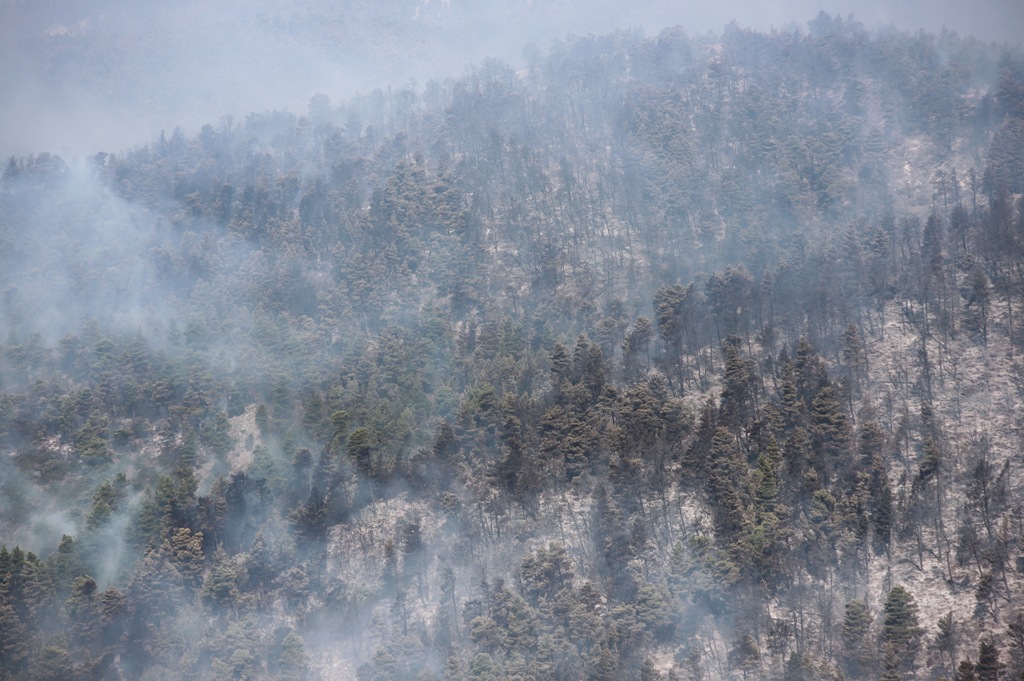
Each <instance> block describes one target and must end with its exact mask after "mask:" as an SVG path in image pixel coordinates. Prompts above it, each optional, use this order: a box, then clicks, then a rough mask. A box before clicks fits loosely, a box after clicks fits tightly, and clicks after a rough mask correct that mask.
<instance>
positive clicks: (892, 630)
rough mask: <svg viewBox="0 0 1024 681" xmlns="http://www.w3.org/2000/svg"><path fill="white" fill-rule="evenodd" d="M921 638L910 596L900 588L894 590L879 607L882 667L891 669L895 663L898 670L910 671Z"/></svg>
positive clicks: (915, 611) (912, 598)
mask: <svg viewBox="0 0 1024 681" xmlns="http://www.w3.org/2000/svg"><path fill="white" fill-rule="evenodd" d="M922 634H923V631H922V630H921V628H920V627H919V626H918V622H917V603H915V602H914V597H913V595H911V593H910V592H909V591H907V590H906V589H905V588H903V587H902V586H900V585H896V586H894V587H893V588H892V589H891V590H890V591H889V593H888V595H887V596H886V597H885V604H884V606H883V618H882V634H881V649H882V652H883V654H884V655H885V656H886V659H885V665H886V667H887V668H891V664H892V660H895V663H896V665H897V668H898V669H913V667H914V660H915V658H916V657H917V652H918V650H919V648H920V645H921V635H922Z"/></svg>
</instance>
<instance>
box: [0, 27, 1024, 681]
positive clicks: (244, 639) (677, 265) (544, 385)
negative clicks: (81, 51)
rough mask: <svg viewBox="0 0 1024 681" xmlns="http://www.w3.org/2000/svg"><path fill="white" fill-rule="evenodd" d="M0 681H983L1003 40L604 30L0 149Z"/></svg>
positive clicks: (1011, 218) (1016, 363)
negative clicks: (190, 124) (354, 86)
mask: <svg viewBox="0 0 1024 681" xmlns="http://www.w3.org/2000/svg"><path fill="white" fill-rule="evenodd" d="M0 329H2V331H0V454H2V456H0V545H2V548H0V681H44V680H58V679H60V680H63V679H88V680H96V681H101V680H102V681H127V680H134V679H138V680H144V681H158V680H159V681H178V680H183V681H184V680H190V681H191V680H207V679H209V680H217V681H220V680H225V681H226V680H231V679H244V680H252V681H257V680H269V679H285V680H304V681H318V680H323V681H327V680H333V679H355V680H358V681H526V680H528V679H529V680H533V679H538V680H552V681H584V680H586V681H591V680H593V681H617V680H621V681H658V680H660V681H699V680H706V681H712V680H718V679H743V680H744V681H759V680H775V679H787V680H790V679H792V680H807V681H812V680H820V681H840V680H857V679H882V680H885V681H899V680H902V679H918V680H938V679H946V680H947V681H998V680H1003V681H1016V680H1022V679H1024V458H1022V457H1021V454H1020V452H1021V451H1024V407H1022V405H1024V354H1022V353H1024V52H1022V51H1021V50H1020V49H1019V48H1014V47H1011V46H1008V45H1000V44H995V43H985V42H982V41H980V40H978V39H975V38H972V37H965V36H960V35H958V34H957V33H955V32H953V31H944V32H941V33H938V34H934V33H926V32H924V31H919V32H916V33H911V32H907V31H903V30H898V29H895V28H891V29H879V30H868V29H866V28H865V27H864V26H863V25H861V24H860V23H858V22H857V21H855V20H853V19H852V18H848V19H844V18H842V17H839V16H835V17H833V16H830V15H828V14H826V13H821V14H819V15H818V16H817V17H816V18H814V19H813V20H811V21H810V22H808V23H807V24H806V29H800V30H797V29H793V30H774V31H769V32H761V31H754V30H749V29H742V28H740V27H739V26H737V25H736V24H735V23H733V24H730V25H728V26H726V27H725V28H724V30H722V31H720V32H717V33H707V34H701V35H691V34H688V33H687V31H685V30H684V29H682V28H677V29H669V30H665V31H663V32H661V33H659V34H658V35H656V36H645V35H644V34H643V33H642V32H640V31H638V30H637V31H620V32H616V33H610V34H607V35H602V36H588V37H576V38H570V39H567V40H565V41H558V42H555V43H553V44H552V46H551V47H550V48H549V49H546V50H541V49H540V48H537V47H534V46H531V47H529V48H527V49H526V50H524V59H523V63H522V64H521V65H516V66H512V65H509V64H507V63H505V62H503V61H499V60H497V59H490V60H485V61H482V62H480V63H478V64H475V65H473V66H472V67H470V68H468V69H467V70H466V71H465V72H464V73H463V74H462V75H458V76H452V77H450V78H447V79H444V80H436V79H435V80H431V81H429V82H427V83H425V84H424V85H423V86H422V87H416V86H415V85H412V84H410V85H408V86H406V87H392V88H388V89H386V90H385V89H379V90H374V91H372V92H370V93H369V94H365V95H360V96H355V97H352V98H350V99H347V100H346V101H343V102H340V103H339V102H332V101H331V99H330V97H329V96H328V95H326V94H317V95H316V96H314V97H313V98H312V99H311V100H310V101H309V104H308V110H307V111H306V112H305V113H302V114H298V113H290V112H287V111H264V112H261V113H253V114H251V115H248V116H246V117H245V118H244V120H236V119H235V118H234V117H231V116H225V117H224V118H222V119H220V120H219V121H217V122H211V123H209V124H208V125H205V126H203V127H202V128H201V129H200V130H198V132H196V133H195V134H192V133H186V132H183V131H182V130H180V129H175V130H168V131H166V132H165V133H164V134H161V135H160V136H159V137H158V138H157V139H152V140H148V141H146V142H144V143H140V144H138V145H136V146H134V147H130V148H126V149H123V150H112V151H109V152H103V153H97V154H95V155H90V156H88V157H87V158H79V159H64V158H62V157H60V156H59V155H57V154H55V153H52V152H51V153H46V152H40V153H36V154H33V155H30V156H16V157H12V158H10V159H9V160H8V162H7V163H6V166H4V171H3V177H2V181H0Z"/></svg>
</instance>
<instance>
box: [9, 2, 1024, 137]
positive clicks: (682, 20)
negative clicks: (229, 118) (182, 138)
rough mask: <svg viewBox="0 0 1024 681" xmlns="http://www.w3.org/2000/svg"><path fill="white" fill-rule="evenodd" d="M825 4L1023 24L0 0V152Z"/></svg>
mask: <svg viewBox="0 0 1024 681" xmlns="http://www.w3.org/2000/svg"><path fill="white" fill-rule="evenodd" d="M822 9H824V10H825V11H827V12H830V13H832V14H840V15H842V16H844V17H846V16H849V15H851V14H852V15H853V16H854V18H856V19H858V20H860V21H861V22H862V23H863V24H864V25H865V26H866V27H868V28H874V27H876V26H880V25H889V24H895V25H897V26H898V27H900V28H906V29H912V30H916V29H918V28H924V29H927V30H929V31H938V30H941V29H942V28H943V27H949V28H952V29H954V30H956V31H957V32H958V33H961V34H968V33H970V34H974V35H977V36H979V37H981V38H983V39H985V40H996V41H1009V42H1013V43H1015V44H1018V45H1019V44H1020V42H1021V36H1024V2H1022V1H1021V0H972V1H971V2H967V1H966V0H963V1H958V2H952V1H948V0H942V1H936V0H869V1H868V2H851V1H850V0H789V1H788V2H786V3H766V2H763V1H751V0H716V1H715V2H712V3H708V2H664V1H662V0H507V1H504V2H501V1H498V0H490V1H488V0H447V1H444V0H390V2H380V1H377V2H373V1H349V2H343V3H337V2H328V1H327V0H291V1H287V0H282V1H277V2H271V1H269V0H250V1H249V2H242V1H240V0H221V1H220V2H217V3H207V2H199V1H198V0H177V1H175V2H161V3H142V2H138V1H137V0H133V1H127V0H94V1H91V2H84V1H82V0H77V1H76V0H26V1H14V0H0V154H2V155H3V156H4V157H6V156H8V155H10V154H28V153H35V152H40V151H51V152H54V153H59V154H63V155H65V156H73V155H82V154H87V153H93V152H95V151H99V150H118V149H122V148H124V147H126V146H131V145H135V144H140V143H145V142H148V141H149V140H151V139H153V138H154V137H155V136H156V135H158V134H159V132H160V130H170V129H173V127H174V126H175V125H181V126H182V127H184V128H185V129H186V130H189V131H191V130H195V129H197V128H198V127H199V126H200V125H202V124H203V123H207V122H210V123H216V122H217V121H218V120H219V119H220V117H221V116H222V115H225V114H232V115H235V116H236V117H237V116H244V115H245V114H246V113H248V112H251V111H264V110H268V109H276V108H286V109H289V110H291V111H298V112H303V111H305V106H306V103H307V102H308V101H309V98H310V97H311V96H312V95H313V94H315V93H317V92H324V93H326V94H328V95H329V96H331V97H332V99H334V101H340V100H343V99H345V98H347V97H349V96H351V95H353V94H355V93H356V92H367V91H369V90H371V89H373V88H374V87H378V86H384V87H386V86H387V85H389V84H391V85H402V84H404V83H406V82H408V81H409V80H410V79H414V80H415V81H417V82H418V83H419V84H420V85H422V84H423V83H424V82H425V81H426V80H427V79H429V78H432V77H444V76H446V75H459V74H460V73H461V72H462V71H463V69H464V67H465V66H466V65H467V64H469V63H473V62H476V61H479V60H480V59H482V58H484V57H486V56H498V57H500V58H503V59H505V60H507V61H512V62H514V61H515V60H517V59H518V58H519V55H520V54H521V50H522V46H523V45H525V44H526V43H528V42H533V43H535V44H537V45H538V46H539V47H541V48H545V47H547V46H548V45H549V44H550V42H551V40H552V39H558V38H563V37H565V36H566V35H568V34H575V35H585V34H588V33H602V32H607V31H611V30H614V29H616V28H642V29H643V30H644V32H645V33H646V34H648V35H654V34H657V33H658V32H659V31H660V30H661V29H663V28H665V27H667V26H674V25H682V26H684V27H685V28H686V30H687V31H689V32H690V33H702V32H705V31H720V30H721V29H722V27H723V26H724V25H725V24H726V23H728V22H729V21H730V20H735V21H736V22H737V23H738V24H739V25H740V26H742V27H751V28H757V29H762V30H768V29H771V28H784V27H791V26H797V27H800V28H805V27H806V24H807V22H808V21H809V20H811V19H813V18H814V16H815V15H816V14H817V13H818V11H820V10H822Z"/></svg>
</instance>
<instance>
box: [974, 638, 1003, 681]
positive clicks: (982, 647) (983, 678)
mask: <svg viewBox="0 0 1024 681" xmlns="http://www.w3.org/2000/svg"><path fill="white" fill-rule="evenodd" d="M1003 666H1004V665H1003V663H1002V662H1001V661H1000V660H999V648H997V647H996V644H995V642H994V641H993V640H992V639H990V638H989V639H982V641H981V643H979V644H978V663H977V664H976V665H974V671H975V672H977V674H978V681H999V677H1000V674H1001V672H1002V670H1003Z"/></svg>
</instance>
